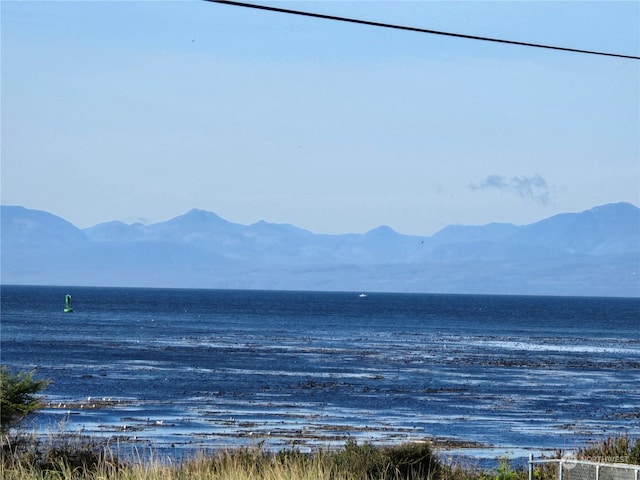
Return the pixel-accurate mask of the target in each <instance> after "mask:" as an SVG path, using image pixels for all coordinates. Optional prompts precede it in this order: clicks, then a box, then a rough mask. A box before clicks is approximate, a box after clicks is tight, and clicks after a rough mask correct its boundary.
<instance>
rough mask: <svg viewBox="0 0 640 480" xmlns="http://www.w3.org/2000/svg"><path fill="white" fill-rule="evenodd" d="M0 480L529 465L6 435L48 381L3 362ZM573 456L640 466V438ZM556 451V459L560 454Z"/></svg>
mask: <svg viewBox="0 0 640 480" xmlns="http://www.w3.org/2000/svg"><path fill="white" fill-rule="evenodd" d="M0 380H1V381H0V413H1V415H0V417H1V421H0V474H1V475H0V478H2V479H4V480H106V479H114V480H174V479H175V480H182V479H185V480H186V479H194V480H325V479H326V480H400V479H402V480H405V479H406V480H419V479H424V480H427V479H430V480H466V479H469V480H524V479H528V478H529V477H528V469H527V466H526V465H521V466H518V467H516V468H514V467H512V465H511V462H510V461H509V459H508V458H502V459H500V464H499V466H498V467H497V468H495V469H493V470H490V471H482V470H480V469H477V468H473V466H469V465H459V464H448V463H445V462H443V461H442V460H441V459H440V457H439V456H438V455H437V453H435V452H434V451H433V450H432V448H431V446H430V444H428V443H423V442H416V443H406V444H403V445H396V446H383V447H375V446H373V445H371V444H368V443H365V444H362V445H358V444H357V443H356V442H355V441H349V442H347V443H346V445H345V446H344V448H342V449H340V450H337V451H333V450H318V451H316V452H313V453H309V454H307V453H302V452H300V451H299V450H297V449H293V448H292V449H284V450H280V451H278V452H268V451H265V450H263V449H262V448H261V446H255V447H252V448H237V449H234V450H230V451H220V452H217V453H214V454H205V453H204V452H203V453H200V454H198V455H196V456H194V457H191V458H189V459H186V460H184V461H181V462H179V463H177V464H176V463H173V462H171V461H170V460H168V459H163V458H159V457H154V452H153V451H146V452H139V451H136V450H135V449H133V447H132V451H131V452H130V453H128V454H126V453H123V452H122V451H121V450H120V449H115V450H114V449H113V448H112V446H110V445H109V444H104V443H100V442H99V441H98V440H97V439H92V438H87V437H84V436H69V435H64V434H62V433H60V434H57V435H52V436H50V437H49V439H48V440H47V441H46V442H43V441H41V440H39V439H38V438H37V437H36V436H33V435H26V434H17V435H13V436H11V435H9V433H8V432H9V431H10V429H11V428H12V427H15V425H16V424H17V423H19V422H20V421H21V420H22V419H23V418H25V417H26V416H27V415H29V414H30V413H32V412H34V411H36V410H37V409H38V408H39V407H40V404H39V400H38V398H37V396H36V394H37V393H39V392H41V391H42V390H43V389H44V388H46V386H47V385H48V382H47V381H44V380H35V379H34V378H33V372H31V373H18V374H14V373H12V372H11V371H10V370H9V369H8V368H7V367H6V366H0ZM571 456H572V458H575V459H587V460H591V461H603V462H622V463H633V464H638V465H640V440H637V439H636V440H632V439H630V438H629V437H626V436H623V437H617V438H609V439H607V440H605V441H603V442H601V443H599V444H595V445H592V446H590V447H588V448H583V449H580V450H578V451H577V452H573V453H572V455H571ZM562 457H563V452H561V451H558V452H556V457H555V458H562ZM533 473H534V478H536V479H537V480H551V479H554V480H555V478H556V472H555V470H554V467H553V466H552V465H548V464H542V465H538V466H537V467H536V470H535V471H534V472H533Z"/></svg>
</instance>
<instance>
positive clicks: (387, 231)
mask: <svg viewBox="0 0 640 480" xmlns="http://www.w3.org/2000/svg"><path fill="white" fill-rule="evenodd" d="M366 234H367V235H376V236H382V235H398V232H396V231H395V230H394V229H393V228H391V227H390V226H389V225H380V226H379V227H376V228H372V229H371V230H369V231H368V232H367V233H366Z"/></svg>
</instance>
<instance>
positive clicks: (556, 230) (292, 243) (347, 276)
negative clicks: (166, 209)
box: [0, 203, 640, 297]
mask: <svg viewBox="0 0 640 480" xmlns="http://www.w3.org/2000/svg"><path fill="white" fill-rule="evenodd" d="M1 227H2V228H1V231H0V233H1V241H2V243H1V261H2V263H1V275H2V277H1V281H2V283H3V284H30V285H69V286H71V285H83V286H84V285H86V286H130V287H178V288H225V289H229V288H236V289H269V290H271V289H273V290H325V291H355V292H373V291H378V292H408V293H410V292H424V293H473V294H527V295H585V296H630V297H637V296H640V209H639V208H638V207H636V206H635V205H632V204H630V203H615V204H608V205H602V206H598V207H594V208H592V209H590V210H587V211H584V212H581V213H564V214H560V215H555V216H553V217H550V218H547V219H545V220H542V221H539V222H536V223H532V224H529V225H522V226H517V225H513V224H503V223H492V224H488V225H482V226H462V225H452V226H448V227H446V228H444V229H442V230H440V231H439V232H437V233H436V234H434V235H432V236H425V237H423V236H414V235H403V234H400V233H398V232H396V231H394V230H393V229H391V228H390V227H387V226H381V227H378V228H375V229H373V230H371V231H369V232H367V233H364V234H344V235H326V234H315V233H312V232H310V231H307V230H303V229H300V228H297V227H295V226H293V225H289V224H274V223H268V222H265V221H260V222H257V223H254V224H252V225H241V224H237V223H232V222H229V221H227V220H224V219H223V218H221V217H219V216H218V215H216V214H215V213H212V212H207V211H204V210H197V209H194V210H191V211H189V212H187V213H185V214H184V215H181V216H179V217H176V218H173V219H171V220H168V221H165V222H160V223H154V224H150V225H143V224H139V223H136V224H126V223H122V222H107V223H102V224H99V225H96V226H93V227H90V228H86V229H79V228H77V227H75V226H74V225H72V224H71V223H69V222H67V221H66V220H64V219H62V218H60V217H58V216H55V215H53V214H51V213H47V212H44V211H39V210H31V209H27V208H24V207H21V206H6V205H4V206H2V210H1Z"/></svg>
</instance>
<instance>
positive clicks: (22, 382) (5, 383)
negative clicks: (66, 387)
mask: <svg viewBox="0 0 640 480" xmlns="http://www.w3.org/2000/svg"><path fill="white" fill-rule="evenodd" d="M33 374H34V372H29V373H25V372H22V373H18V374H15V375H14V374H13V373H12V372H11V370H9V367H7V366H6V365H2V366H0V379H1V385H2V386H1V390H0V417H1V419H0V433H6V432H8V431H9V428H11V427H12V426H14V425H15V424H16V423H18V422H19V421H20V420H22V419H23V418H24V417H26V416H27V415H29V414H30V413H31V412H33V411H35V410H37V409H38V408H40V401H39V400H38V398H37V397H36V394H37V393H39V392H41V391H42V390H44V389H45V388H46V387H47V385H49V382H48V381H46V380H34V378H33Z"/></svg>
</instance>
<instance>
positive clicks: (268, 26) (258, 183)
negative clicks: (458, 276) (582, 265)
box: [0, 0, 640, 235]
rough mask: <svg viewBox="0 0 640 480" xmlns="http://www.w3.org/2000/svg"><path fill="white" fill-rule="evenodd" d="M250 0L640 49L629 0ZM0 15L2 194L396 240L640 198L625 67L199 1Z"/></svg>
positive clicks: (78, 207) (636, 79)
mask: <svg viewBox="0 0 640 480" xmlns="http://www.w3.org/2000/svg"><path fill="white" fill-rule="evenodd" d="M247 1H250V0H247ZM254 3H260V4H263V5H272V6H276V7H280V8H289V9H299V10H304V11H310V12H316V13H324V14H329V15H336V16H344V17H351V18H358V19H364V20H370V21H376V22H382V23H392V24H400V25H407V26H414V27H420V28H425V29H432V30H441V31H447V32H456V33H464V34H469V35H478V36H487V37H494V38H503V39H510V40H517V41H522V42H530V43H541V44H549V45H558V46H563V47H570V48H578V49H586V50H597V51H604V52H612V53H620V54H627V55H636V56H638V55H640V2H637V1H626V2H615V1H604V2H597V1H569V2H552V1H536V2H526V1H512V2H504V1H495V2H485V1H468V2H455V1H437V2H436V1H409V2H404V1H373V2H371V1H353V2H351V1H295V2H294V1H289V2H282V1H275V0H274V1H259V2H254ZM0 8H1V27H2V33H1V35H2V36H1V40H2V45H1V54H2V57H1V58H2V60H1V61H2V65H1V66H2V70H1V102H2V103H1V114H2V116H1V137H2V138H1V140H2V144H1V170H0V175H1V187H2V193H1V201H2V204H5V205H22V206H25V207H27V208H33V209H38V210H46V211H49V212H51V213H54V214H56V215H59V216H61V217H63V218H65V219H66V220H68V221H70V222H71V223H73V224H74V225H76V226H78V227H80V228H86V227H90V226H93V225H96V224H98V223H101V222H106V221H112V220H121V221H125V222H127V223H133V222H143V223H154V222H158V221H163V220H167V219H170V218H172V217H175V216H178V215H181V214H183V213H185V212H187V211H188V210H190V209H192V208H199V209H204V210H208V211H212V212H215V213H217V214H218V215H220V216H221V217H223V218H225V219H226V220H229V221H231V222H235V223H241V224H251V223H254V222H257V221H259V220H265V221H267V222H272V223H289V224H293V225H296V226H297V227H300V228H304V229H307V230H311V231H313V232H315V233H328V234H340V233H364V232H366V231H368V230H371V229H373V228H376V227H378V226H380V225H388V226H390V227H391V228H393V229H394V230H396V231H398V232H400V233H404V234H413V235H432V234H434V233H435V232H437V231H438V230H440V229H442V228H443V227H445V226H447V225H450V224H464V225H483V224H486V223H491V222H508V223H514V224H517V225H522V224H528V223H532V222H536V221H539V220H542V219H544V218H547V217H549V216H552V215H555V214H557V213H563V212H580V211H584V210H587V209H589V208H592V207H594V206H597V205H602V204H606V203H612V202H622V201H624V202H631V203H633V204H635V205H640V61H638V60H633V59H622V58H612V57H604V56H594V55H586V54H577V53H568V52H561V51H554V50H546V49H536V48H530V47H521V46H513V45H503V44H496V43H488V42H480V41H474V40H468V39H460V38H451V37H444V36H436V35H428V34H423V33H416V32H408V31H400V30H391V29H384V28H377V27H372V26H364V25H356V24H351V23H343V22H335V21H330V20H324V19H314V18H305V17H300V16H293V15H287V14H282V13H274V12H267V11H259V10H254V9H247V8H242V7H237V6H230V5H222V4H216V3H208V2H204V1H173V2H170V1H137V2H131V1H109V2H96V1H85V2H78V1H67V2H57V1H46V2H33V1H20V2H17V1H7V0H3V1H2V2H1V5H0Z"/></svg>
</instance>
